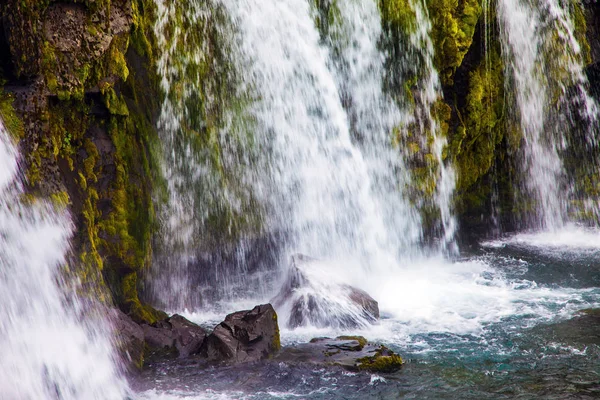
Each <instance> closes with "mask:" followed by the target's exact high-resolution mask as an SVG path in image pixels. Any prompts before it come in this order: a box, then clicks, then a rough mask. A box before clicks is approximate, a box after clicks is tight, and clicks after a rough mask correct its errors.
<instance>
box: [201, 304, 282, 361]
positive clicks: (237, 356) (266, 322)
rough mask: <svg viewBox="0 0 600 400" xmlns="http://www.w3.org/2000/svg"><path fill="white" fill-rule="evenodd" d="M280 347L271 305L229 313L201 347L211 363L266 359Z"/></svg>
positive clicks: (277, 328)
mask: <svg viewBox="0 0 600 400" xmlns="http://www.w3.org/2000/svg"><path fill="white" fill-rule="evenodd" d="M280 347H281V344H280V339H279V326H278V324H277V314H276V313H275V310H274V309H273V306H271V305H270V304H264V305H260V306H256V307H254V309H252V310H251V311H239V312H235V313H233V314H229V315H228V316H227V317H226V318H225V321H223V322H221V323H220V324H219V325H217V326H216V327H215V330H214V331H213V333H211V334H210V335H209V336H208V337H207V338H206V340H205V341H204V345H203V346H202V351H201V354H202V355H203V356H205V357H207V358H208V359H209V360H210V361H230V362H234V363H243V362H251V361H258V360H262V359H266V358H269V357H271V356H273V355H274V354H276V353H277V352H278V351H279V349H280Z"/></svg>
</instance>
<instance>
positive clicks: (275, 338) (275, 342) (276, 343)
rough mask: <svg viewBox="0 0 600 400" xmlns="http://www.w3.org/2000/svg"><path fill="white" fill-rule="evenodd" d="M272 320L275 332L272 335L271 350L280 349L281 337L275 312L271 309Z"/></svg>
mask: <svg viewBox="0 0 600 400" xmlns="http://www.w3.org/2000/svg"><path fill="white" fill-rule="evenodd" d="M273 322H274V323H275V334H274V335H273V343H272V344H271V345H272V347H273V351H279V350H281V337H280V335H279V324H278V322H277V313H276V312H275V311H273Z"/></svg>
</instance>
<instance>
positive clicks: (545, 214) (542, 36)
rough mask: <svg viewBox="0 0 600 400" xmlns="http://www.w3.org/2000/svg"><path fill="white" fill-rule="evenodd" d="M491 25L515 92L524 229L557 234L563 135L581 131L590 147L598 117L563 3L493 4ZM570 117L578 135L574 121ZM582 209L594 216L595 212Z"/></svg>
mask: <svg viewBox="0 0 600 400" xmlns="http://www.w3.org/2000/svg"><path fill="white" fill-rule="evenodd" d="M498 19H499V21H500V31H501V40H502V43H503V49H504V58H505V64H506V65H507V66H508V70H509V71H510V74H509V77H510V78H509V79H508V80H507V85H508V87H509V89H513V90H514V92H515V97H516V102H517V106H518V112H517V113H518V116H519V118H520V126H521V129H522V131H523V136H524V138H525V146H524V162H523V164H524V165H523V169H524V171H525V177H524V179H525V181H526V182H525V185H524V186H525V189H526V190H527V191H528V193H529V194H530V196H531V198H532V200H533V201H534V202H535V210H536V216H535V217H534V218H533V221H530V222H529V223H528V227H530V228H534V229H540V228H542V229H548V230H557V229H560V228H561V227H563V226H564V225H565V223H567V222H568V221H569V215H568V212H569V210H570V201H572V200H573V199H572V196H573V189H574V188H573V185H572V183H570V182H571V180H572V179H574V177H567V176H566V175H565V174H566V172H565V168H564V163H563V160H562V154H563V153H564V151H565V150H566V151H568V150H569V149H568V135H575V132H577V131H578V130H583V131H584V134H583V137H584V138H587V141H588V142H589V145H590V146H593V143H595V140H596V139H595V138H594V135H595V130H596V128H597V122H598V109H597V106H596V104H595V102H594V100H593V99H592V98H591V97H590V96H589V95H588V92H587V79H586V77H585V75H584V73H583V55H582V50H581V48H580V46H579V44H578V42H577V39H576V38H575V34H574V27H573V22H572V21H571V17H570V14H569V5H568V3H564V4H563V3H560V2H558V1H555V0H542V1H540V2H533V3H531V2H523V1H520V0H499V1H498ZM577 113H579V114H580V119H582V121H581V122H580V124H582V125H583V128H582V127H578V126H577V125H576V123H575V121H574V120H573V116H574V115H577ZM596 162H597V160H590V162H589V163H590V164H596ZM592 173H593V172H592ZM568 178H570V179H568ZM587 208H588V209H589V208H596V210H593V211H592V212H593V213H594V214H595V215H598V213H597V205H596V206H593V205H589V204H588V205H587Z"/></svg>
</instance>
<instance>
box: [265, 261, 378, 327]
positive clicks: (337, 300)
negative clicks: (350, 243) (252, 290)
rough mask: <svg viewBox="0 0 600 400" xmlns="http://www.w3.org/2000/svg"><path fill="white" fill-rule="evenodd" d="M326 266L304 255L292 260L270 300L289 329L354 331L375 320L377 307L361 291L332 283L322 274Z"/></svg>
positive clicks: (332, 275)
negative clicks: (284, 318)
mask: <svg viewBox="0 0 600 400" xmlns="http://www.w3.org/2000/svg"><path fill="white" fill-rule="evenodd" d="M326 267H327V266H326V265H325V264H324V263H323V262H321V261H319V260H317V259H314V258H311V257H308V256H305V255H301V254H298V255H295V256H293V257H292V265H291V266H290V269H289V271H288V275H287V278H286V280H285V283H284V284H283V287H282V288H281V290H280V291H279V293H278V294H277V295H276V296H275V297H274V298H273V299H272V300H271V303H272V304H273V305H274V306H275V308H276V309H277V310H279V312H280V313H282V314H286V315H288V318H287V321H286V324H287V326H288V327H290V328H292V329H293V328H297V327H299V326H305V325H312V326H315V327H336V328H344V329H349V328H357V327H364V326H366V325H368V324H370V323H373V322H376V321H377V320H378V319H379V304H378V303H377V301H376V300H375V299H373V298H372V297H371V296H370V295H369V294H368V293H367V292H365V291H364V290H361V289H358V288H356V287H353V286H350V285H348V284H345V283H338V282H335V278H336V276H335V275H334V274H331V275H326V274H323V272H325V271H324V270H325V269H326Z"/></svg>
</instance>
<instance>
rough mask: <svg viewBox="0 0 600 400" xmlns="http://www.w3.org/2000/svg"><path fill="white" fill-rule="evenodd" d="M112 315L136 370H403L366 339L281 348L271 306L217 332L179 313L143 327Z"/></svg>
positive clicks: (234, 318) (232, 317) (243, 314)
mask: <svg viewBox="0 0 600 400" xmlns="http://www.w3.org/2000/svg"><path fill="white" fill-rule="evenodd" d="M113 316H114V318H113V326H114V329H115V331H116V334H117V337H118V338H119V344H120V350H121V354H122V358H123V359H124V361H125V362H126V363H128V364H129V365H130V366H131V367H132V369H133V370H135V369H138V370H139V369H143V367H144V365H145V364H147V363H148V362H152V363H156V362H167V361H172V360H179V361H180V362H182V363H190V362H192V363H198V365H199V366H214V365H235V364H243V363H253V362H258V361H262V360H271V361H275V362H284V363H288V364H300V363H302V364H314V365H320V366H324V367H342V368H344V369H346V370H349V371H371V372H384V373H386V372H395V371H398V370H399V369H400V368H401V366H402V358H401V357H400V356H399V355H397V354H395V353H394V352H393V351H391V350H390V349H388V348H386V347H385V346H383V345H380V344H374V343H369V342H368V340H367V339H365V338H364V337H362V336H340V337H337V338H315V339H313V340H311V341H310V342H309V343H301V344H296V345H291V346H286V347H283V348H282V347H281V342H280V336H279V325H278V322H277V313H276V312H275V310H274V309H273V307H272V306H271V304H264V305H258V306H256V307H254V308H253V309H252V310H245V311H238V312H235V313H232V314H229V315H227V317H226V318H225V320H224V321H223V322H221V323H220V324H218V325H217V326H216V327H215V328H214V330H213V331H212V332H207V331H206V330H205V329H204V328H202V327H200V326H198V325H196V324H194V323H193V322H191V321H188V320H187V319H185V318H184V317H182V316H181V315H177V314H176V315H173V316H171V317H169V318H167V319H164V320H162V321H158V322H156V323H154V324H151V325H150V324H138V323H136V322H134V321H133V320H132V319H131V318H129V317H128V316H127V315H125V314H124V313H122V312H121V311H117V310H115V311H114V312H113Z"/></svg>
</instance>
